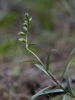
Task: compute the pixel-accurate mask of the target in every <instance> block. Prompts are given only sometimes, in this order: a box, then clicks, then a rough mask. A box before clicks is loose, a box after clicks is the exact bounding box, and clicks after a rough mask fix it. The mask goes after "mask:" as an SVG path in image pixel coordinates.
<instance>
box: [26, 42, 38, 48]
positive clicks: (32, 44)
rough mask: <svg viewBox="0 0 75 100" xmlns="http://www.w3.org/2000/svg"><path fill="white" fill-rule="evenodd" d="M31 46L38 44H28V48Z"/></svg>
mask: <svg viewBox="0 0 75 100" xmlns="http://www.w3.org/2000/svg"><path fill="white" fill-rule="evenodd" d="M30 46H37V44H35V43H30V44H28V47H30Z"/></svg>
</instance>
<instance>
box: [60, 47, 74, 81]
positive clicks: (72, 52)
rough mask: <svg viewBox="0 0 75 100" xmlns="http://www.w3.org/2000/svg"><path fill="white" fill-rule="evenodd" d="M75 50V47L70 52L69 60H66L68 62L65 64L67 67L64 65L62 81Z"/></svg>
mask: <svg viewBox="0 0 75 100" xmlns="http://www.w3.org/2000/svg"><path fill="white" fill-rule="evenodd" d="M74 51H75V48H74V49H73V50H72V51H71V53H70V55H69V57H68V59H67V61H66V64H65V67H64V70H63V73H62V77H61V82H62V80H63V77H64V74H65V71H66V68H67V65H68V63H69V62H70V58H71V56H72V54H73V53H74Z"/></svg>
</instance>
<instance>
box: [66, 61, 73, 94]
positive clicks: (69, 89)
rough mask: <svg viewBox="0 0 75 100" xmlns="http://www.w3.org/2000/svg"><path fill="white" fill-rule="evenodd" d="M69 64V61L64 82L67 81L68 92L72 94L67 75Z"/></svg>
mask: <svg viewBox="0 0 75 100" xmlns="http://www.w3.org/2000/svg"><path fill="white" fill-rule="evenodd" d="M70 64H71V62H70V63H69V64H68V66H67V68H66V83H67V87H68V91H69V93H71V94H72V95H73V92H72V88H71V85H70V81H69V77H68V76H69V75H68V74H69V67H70Z"/></svg>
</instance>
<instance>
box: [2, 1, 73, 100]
mask: <svg viewBox="0 0 75 100" xmlns="http://www.w3.org/2000/svg"><path fill="white" fill-rule="evenodd" d="M26 12H28V13H29V16H30V17H32V18H33V20H32V22H31V28H30V33H29V34H28V42H29V43H36V44H38V45H39V46H33V47H32V48H31V50H33V51H34V52H35V53H36V54H37V55H38V56H39V58H40V59H41V60H42V61H43V63H45V62H46V58H47V55H48V53H49V52H50V61H51V64H50V70H51V72H52V73H53V75H55V78H56V79H57V80H59V79H60V77H61V74H62V70H63V68H64V64H65V61H66V60H67V58H68V56H69V54H70V52H71V51H72V49H73V48H74V47H75V1H74V0H13V1H12V0H0V98H1V100H27V99H28V98H29V97H30V96H31V95H33V94H35V93H36V92H37V91H38V90H39V89H38V88H44V87H46V86H49V85H53V81H52V80H51V79H49V78H48V77H47V76H46V75H45V74H44V73H43V72H41V71H40V70H39V69H37V68H35V66H34V64H33V63H22V64H20V62H22V61H25V60H28V59H32V58H33V59H35V58H34V57H33V56H32V55H31V54H30V53H28V52H27V51H26V49H25V45H24V43H19V42H18V38H19V36H18V32H20V31H22V30H23V29H22V27H23V22H24V14H25V13H26ZM71 59H72V60H74V59H75V57H74V55H73V57H72V58H71ZM74 70H75V68H74V64H73V65H72V68H71V69H70V77H73V76H74V75H75V73H74ZM34 75H35V77H34ZM39 77H40V78H39ZM36 100H38V99H36ZM39 100H51V99H50V98H47V97H44V98H43V97H40V98H39ZM55 100H60V98H59V96H58V97H57V98H56V99H55Z"/></svg>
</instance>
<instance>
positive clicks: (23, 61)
mask: <svg viewBox="0 0 75 100" xmlns="http://www.w3.org/2000/svg"><path fill="white" fill-rule="evenodd" d="M24 62H38V60H25V61H22V62H21V63H24ZM21 63H20V64H21Z"/></svg>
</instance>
